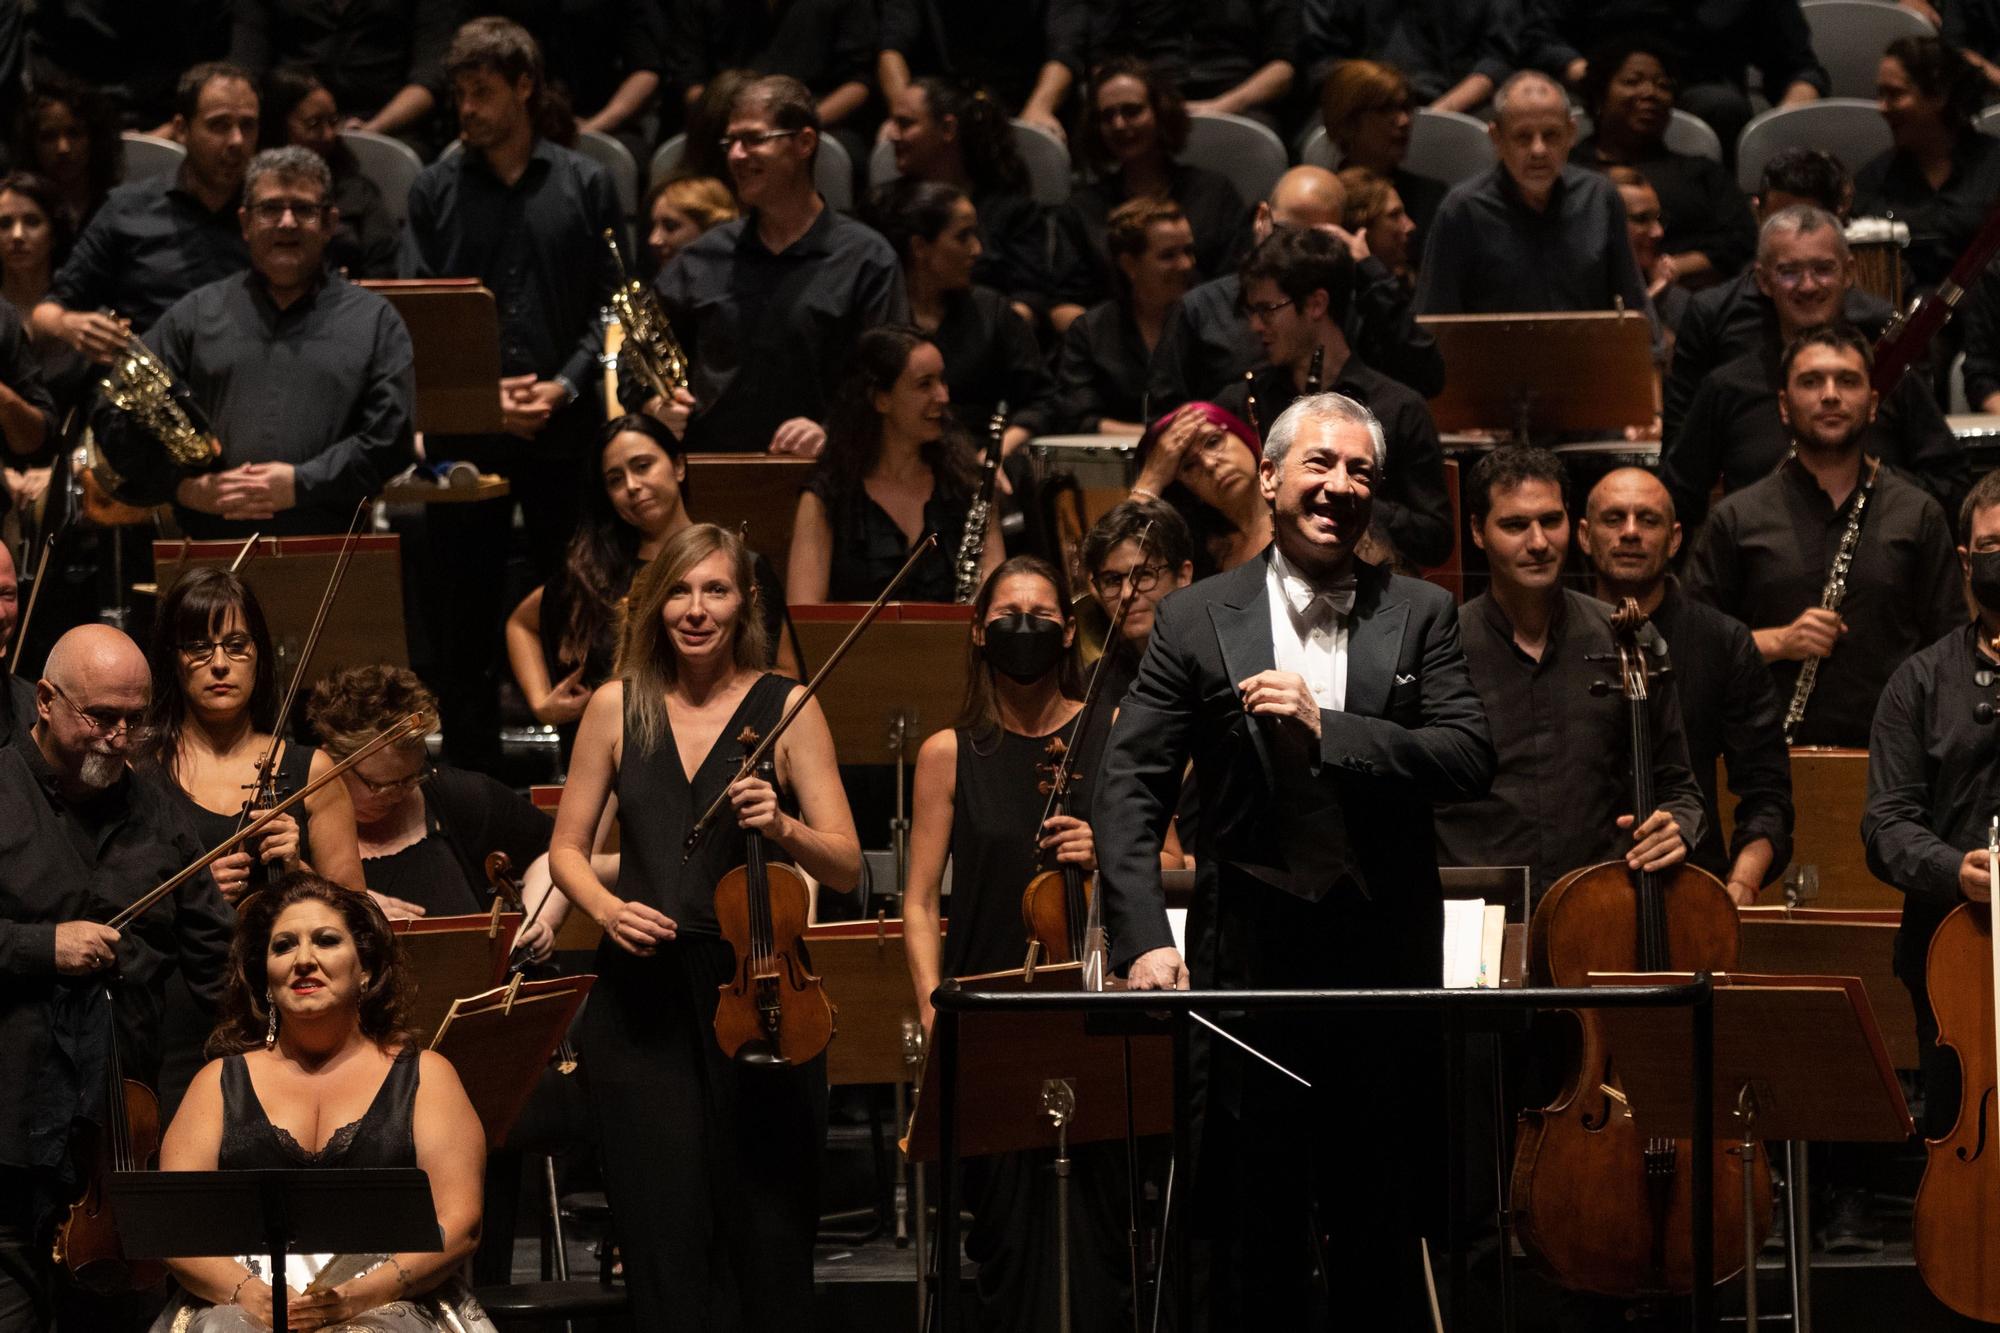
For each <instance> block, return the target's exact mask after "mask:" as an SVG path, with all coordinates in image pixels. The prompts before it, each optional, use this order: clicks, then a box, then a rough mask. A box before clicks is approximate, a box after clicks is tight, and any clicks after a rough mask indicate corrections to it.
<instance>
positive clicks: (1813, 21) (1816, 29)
mask: <svg viewBox="0 0 2000 1333" xmlns="http://www.w3.org/2000/svg"><path fill="white" fill-rule="evenodd" d="M1799 9H1800V12H1801V13H1803V14H1804V15H1805V18H1806V27H1807V28H1808V29H1810V30H1811V32H1812V47H1813V54H1814V55H1816V56H1818V57H1819V63H1820V64H1822V65H1824V66H1826V72H1827V75H1828V76H1829V78H1831V80H1832V83H1833V95H1834V96H1835V97H1873V96H1874V95H1875V71H1876V69H1877V68H1878V67H1879V66H1880V65H1881V63H1882V51H1883V48H1885V47H1887V46H1888V45H1889V43H1890V42H1893V41H1895V40H1896V39H1897V38H1898V37H1935V36H1937V29H1936V28H1933V27H1932V26H1931V23H1930V20H1929V19H1927V18H1925V17H1924V16H1923V15H1921V14H1919V13H1917V12H1916V11H1915V10H1911V9H1905V8H1903V7H1902V6H1901V5H1885V4H1883V3H1881V0H1805V3H1804V4H1802V5H1801V6H1800V7H1799Z"/></svg>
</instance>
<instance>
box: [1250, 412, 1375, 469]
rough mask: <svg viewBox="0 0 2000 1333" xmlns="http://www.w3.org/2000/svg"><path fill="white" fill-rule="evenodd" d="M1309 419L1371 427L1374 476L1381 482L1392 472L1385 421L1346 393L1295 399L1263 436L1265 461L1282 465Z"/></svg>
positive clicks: (1278, 466)
mask: <svg viewBox="0 0 2000 1333" xmlns="http://www.w3.org/2000/svg"><path fill="white" fill-rule="evenodd" d="M1308 421H1345V422H1349V423H1351V424H1353V425H1356V426H1365V427H1367V430H1368V442H1369V443H1370V444H1371V445H1373V446H1374V448H1375V477H1376V480H1377V481H1378V482H1379V481H1380V480H1381V478H1382V477H1383V476H1385V475H1387V473H1388V471H1389V441H1388V439H1387V438H1386V437H1384V436H1383V434H1382V423H1381V422H1380V421H1378V420H1376V418H1375V414H1374V413H1373V412H1370V411H1369V410H1368V409H1367V408H1366V407H1364V406H1362V405H1361V404H1360V403H1357V402H1355V401H1354V400H1353V399H1352V398H1349V397H1348V396H1347V395H1346V394H1340V393H1316V394H1312V395H1310V396H1308V397H1305V398H1295V399H1293V400H1292V405H1291V406H1290V407H1288V408H1286V409H1285V410H1284V411H1283V412H1280V413H1279V414H1278V419H1277V420H1276V421H1273V422H1272V423H1271V429H1270V430H1269V431H1268V432H1266V433H1265V435H1264V461H1265V462H1266V463H1269V464H1270V465H1271V466H1272V467H1276V468H1282V467H1283V466H1284V465H1285V455H1286V454H1289V453H1290V452H1291V451H1292V441H1293V440H1294V439H1295V438H1297V436H1298V433H1299V427H1300V426H1302V425H1304V424H1305V423H1307V422H1308Z"/></svg>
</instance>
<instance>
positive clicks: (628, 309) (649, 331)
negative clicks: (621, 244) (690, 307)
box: [604, 230, 688, 403]
mask: <svg viewBox="0 0 2000 1333" xmlns="http://www.w3.org/2000/svg"><path fill="white" fill-rule="evenodd" d="M604 243H605V245H607V246H609V247H610V248H611V263H612V265H613V266H614V267H615V268H616V270H617V273H618V280H617V281H616V282H614V283H613V284H612V285H611V295H610V297H609V299H607V300H606V301H605V304H604V318H605V320H606V322H609V321H611V320H614V319H615V320H617V321H618V326H619V327H620V328H621V329H623V330H624V331H625V341H624V342H623V343H622V344H620V346H619V348H618V354H617V356H615V357H613V358H610V359H609V360H610V361H612V362H615V363H616V365H617V369H618V370H619V372H620V373H626V372H633V373H636V374H637V375H638V376H639V378H640V379H642V380H644V381H645V382H646V387H647V388H649V389H651V390H652V391H653V392H654V393H655V394H656V395H658V396H659V397H660V398H662V399H664V400H666V401H667V402H668V403H671V402H673V400H674V394H675V393H677V392H687V390H688V360H687V353H686V352H684V351H682V350H681V343H680V339H678V338H676V337H674V326H673V325H671V324H669V323H668V322H667V312H666V311H664V310H662V309H661V308H660V298H659V297H658V296H656V295H654V293H653V289H652V288H650V287H648V286H647V285H646V284H645V283H643V282H640V281H639V280H638V279H637V278H634V277H631V276H630V275H628V274H627V273H626V272H625V257H624V256H623V255H621V254H619V253H618V237H617V234H616V233H615V232H612V231H609V230H606V231H605V233H604Z"/></svg>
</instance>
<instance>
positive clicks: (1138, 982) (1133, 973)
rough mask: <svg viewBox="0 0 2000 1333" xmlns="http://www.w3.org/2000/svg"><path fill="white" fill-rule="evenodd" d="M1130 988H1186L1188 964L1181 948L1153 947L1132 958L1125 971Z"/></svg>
mask: <svg viewBox="0 0 2000 1333" xmlns="http://www.w3.org/2000/svg"><path fill="white" fill-rule="evenodd" d="M1125 986H1126V989H1128V990H1186V989H1187V988H1188V970H1187V966H1186V965H1185V964H1184V963H1182V962H1181V953H1180V950H1179V949H1172V948H1168V949H1152V950H1149V951H1147V952H1146V953H1142V954H1140V955H1139V956H1138V957H1137V958H1135V959H1133V960H1132V966H1131V967H1130V968H1129V969H1127V971H1126V973H1125Z"/></svg>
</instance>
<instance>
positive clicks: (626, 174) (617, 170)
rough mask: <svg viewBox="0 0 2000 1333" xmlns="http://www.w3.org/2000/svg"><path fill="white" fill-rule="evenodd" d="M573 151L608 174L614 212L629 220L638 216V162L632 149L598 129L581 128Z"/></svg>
mask: <svg viewBox="0 0 2000 1333" xmlns="http://www.w3.org/2000/svg"><path fill="white" fill-rule="evenodd" d="M576 151H577V152H579V153H582V154H583V155H584V156H585V157H587V158H589V159H590V160H591V161H593V162H595V163H597V164H598V165H599V166H601V167H603V168H604V169H605V170H606V171H608V172H610V173H611V184H612V186H613V187H614V188H616V189H617V191H618V211H619V212H621V213H623V214H624V215H625V220H626V221H627V222H630V221H631V220H632V219H633V218H635V217H637V216H639V164H638V162H636V161H634V160H633V157H632V150H631V149H629V148H627V147H626V146H625V145H624V144H622V143H620V142H619V141H618V140H617V139H615V138H613V137H612V136H611V135H608V134H605V133H603V132H602V131H600V130H583V131H581V132H579V133H578V134H577V136H576Z"/></svg>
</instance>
